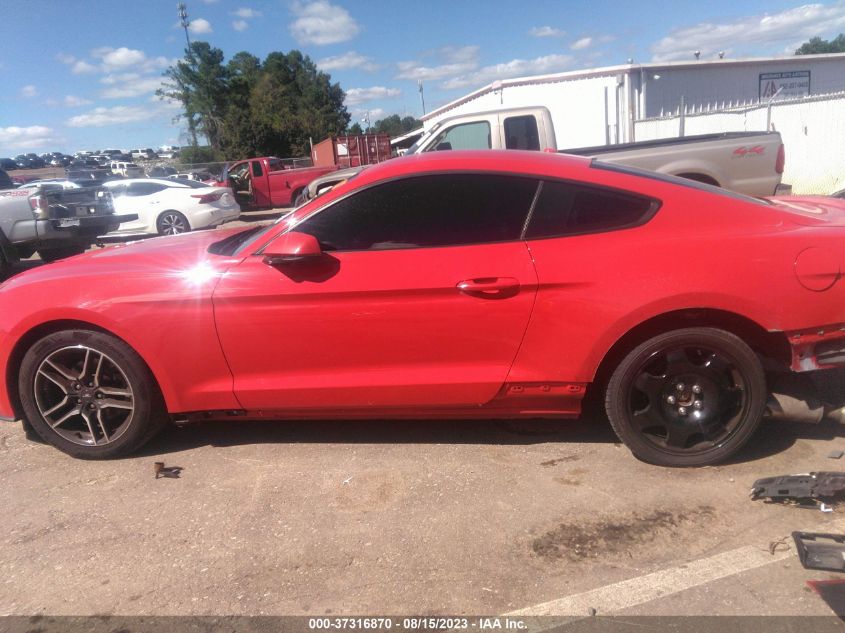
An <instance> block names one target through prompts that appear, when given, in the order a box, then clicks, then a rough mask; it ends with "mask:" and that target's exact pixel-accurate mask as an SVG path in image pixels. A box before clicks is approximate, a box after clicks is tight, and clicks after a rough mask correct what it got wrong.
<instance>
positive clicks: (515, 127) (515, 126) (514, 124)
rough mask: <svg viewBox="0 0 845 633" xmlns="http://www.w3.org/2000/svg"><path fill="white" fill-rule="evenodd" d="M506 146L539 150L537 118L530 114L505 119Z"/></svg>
mask: <svg viewBox="0 0 845 633" xmlns="http://www.w3.org/2000/svg"><path fill="white" fill-rule="evenodd" d="M505 147H507V148H508V149H530V150H539V149H540V134H539V133H538V132H537V119H535V118H534V117H533V116H531V115H530V114H529V115H527V116H512V117H508V118H507V119H505Z"/></svg>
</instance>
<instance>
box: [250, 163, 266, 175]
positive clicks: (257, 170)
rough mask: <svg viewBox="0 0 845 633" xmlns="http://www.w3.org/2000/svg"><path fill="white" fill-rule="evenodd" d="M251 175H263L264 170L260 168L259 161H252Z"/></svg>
mask: <svg viewBox="0 0 845 633" xmlns="http://www.w3.org/2000/svg"><path fill="white" fill-rule="evenodd" d="M252 175H253V176H263V175H264V169H263V168H262V167H261V161H260V160H254V161H252Z"/></svg>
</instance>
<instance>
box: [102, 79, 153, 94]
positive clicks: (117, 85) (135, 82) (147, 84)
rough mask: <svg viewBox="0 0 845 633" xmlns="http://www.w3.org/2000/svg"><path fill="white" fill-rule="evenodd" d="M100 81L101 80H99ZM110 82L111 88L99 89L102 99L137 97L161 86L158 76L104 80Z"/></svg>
mask: <svg viewBox="0 0 845 633" xmlns="http://www.w3.org/2000/svg"><path fill="white" fill-rule="evenodd" d="M101 81H102V80H101ZM104 83H110V84H112V87H111V88H106V89H104V90H101V91H100V96H101V97H103V98H104V99H125V98H127V97H138V96H140V95H144V94H148V93H150V92H155V91H156V90H158V89H159V88H161V86H162V80H161V78H160V77H144V78H137V79H128V80H123V81H121V80H117V81H112V82H104Z"/></svg>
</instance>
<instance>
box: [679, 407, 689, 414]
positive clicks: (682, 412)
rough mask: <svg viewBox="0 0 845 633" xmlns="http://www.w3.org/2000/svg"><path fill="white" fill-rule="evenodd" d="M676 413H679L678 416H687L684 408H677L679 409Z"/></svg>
mask: <svg viewBox="0 0 845 633" xmlns="http://www.w3.org/2000/svg"><path fill="white" fill-rule="evenodd" d="M678 413H679V414H680V415H686V414H687V408H686V407H679V408H678Z"/></svg>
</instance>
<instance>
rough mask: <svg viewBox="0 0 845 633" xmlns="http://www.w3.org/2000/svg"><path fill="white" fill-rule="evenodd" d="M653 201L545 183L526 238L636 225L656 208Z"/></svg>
mask: <svg viewBox="0 0 845 633" xmlns="http://www.w3.org/2000/svg"><path fill="white" fill-rule="evenodd" d="M657 207H658V203H657V201H656V200H652V199H650V198H645V197H642V196H637V195H633V194H626V193H621V192H617V191H611V190H605V189H593V188H589V187H582V186H579V185H575V184H572V183H565V182H552V181H546V182H544V183H543V189H542V191H541V192H540V196H539V197H538V199H537V203H536V204H535V205H534V211H533V212H532V214H531V221H530V222H529V224H528V228H527V229H526V231H525V237H526V238H528V239H531V238H541V237H556V236H561V235H578V234H580V233H597V232H600V231H613V230H616V229H622V228H627V227H631V226H636V225H638V224H642V223H643V222H645V221H647V220H648V219H649V218H650V217H651V216H652V215H653V213H654V211H655V210H656V209H657Z"/></svg>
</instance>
